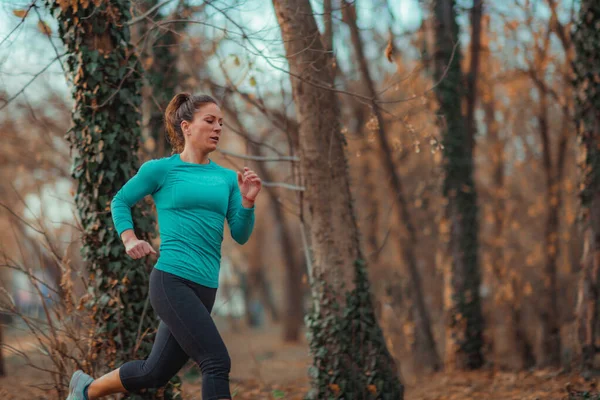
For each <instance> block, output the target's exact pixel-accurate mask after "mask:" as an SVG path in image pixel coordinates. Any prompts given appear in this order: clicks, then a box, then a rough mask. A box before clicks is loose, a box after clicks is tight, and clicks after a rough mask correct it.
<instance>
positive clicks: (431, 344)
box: [342, 3, 441, 371]
mask: <svg viewBox="0 0 600 400" xmlns="http://www.w3.org/2000/svg"><path fill="white" fill-rule="evenodd" d="M342 10H343V13H344V21H345V22H346V23H347V24H348V26H349V27H350V34H351V39H352V44H353V46H354V51H355V52H356V58H357V59H358V65H359V70H360V74H361V77H362V80H363V82H364V83H365V85H366V86H367V91H368V96H369V97H370V98H371V99H372V103H371V107H372V111H373V113H374V114H375V117H376V119H377V126H378V127H377V137H378V139H379V145H380V147H381V150H382V153H383V160H382V161H383V164H384V168H385V170H386V172H387V174H388V175H389V177H390V179H391V181H392V188H393V192H394V193H395V197H396V201H397V203H398V208H399V209H400V213H399V214H398V216H399V217H401V218H399V221H398V222H397V225H398V226H404V229H405V230H406V233H407V235H408V241H407V242H406V243H402V242H401V243H400V245H399V246H400V249H402V255H403V258H404V263H405V264H406V266H407V268H408V271H409V274H410V279H411V282H412V290H411V293H412V294H413V295H412V297H413V298H412V304H413V307H414V308H415V324H416V327H417V337H418V339H417V340H416V341H415V343H416V344H418V345H420V347H421V348H420V349H419V350H420V351H419V353H418V354H419V358H421V356H422V361H423V364H424V365H425V366H426V367H428V368H431V369H432V370H434V371H437V370H439V369H440V368H441V362H440V357H439V356H438V353H437V350H436V347H435V340H434V339H433V333H432V329H431V321H430V318H429V312H428V310H427V306H426V304H425V296H424V294H423V284H422V282H421V273H420V272H419V267H418V265H417V257H416V255H415V250H416V249H417V248H418V245H419V244H418V239H417V231H416V229H415V226H414V224H413V221H412V218H411V216H410V210H409V209H408V204H407V202H406V197H405V196H404V187H403V184H402V179H401V177H400V174H398V172H397V171H396V166H395V165H394V160H393V155H392V149H391V146H390V143H389V140H388V137H387V133H386V129H385V121H384V119H383V115H382V114H381V110H380V109H379V106H378V105H377V101H378V95H377V91H376V90H375V84H374V83H373V79H372V78H371V73H370V72H369V67H368V64H367V60H366V58H365V54H364V50H363V43H362V40H361V38H360V32H359V30H358V26H357V23H356V10H355V7H354V5H353V4H349V3H346V4H344V7H343V8H342Z"/></svg>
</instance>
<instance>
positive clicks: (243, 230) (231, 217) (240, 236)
mask: <svg viewBox="0 0 600 400" xmlns="http://www.w3.org/2000/svg"><path fill="white" fill-rule="evenodd" d="M227 223H228V224H229V230H230V231H231V237H232V238H233V240H235V241H236V242H238V243H239V244H244V243H246V242H247V241H248V239H250V235H251V234H252V230H253V229H254V203H253V202H250V201H248V200H246V199H244V200H243V202H242V194H241V192H240V188H239V187H238V184H237V178H236V177H235V176H234V175H233V179H232V183H231V192H230V194H229V204H228V207H227Z"/></svg>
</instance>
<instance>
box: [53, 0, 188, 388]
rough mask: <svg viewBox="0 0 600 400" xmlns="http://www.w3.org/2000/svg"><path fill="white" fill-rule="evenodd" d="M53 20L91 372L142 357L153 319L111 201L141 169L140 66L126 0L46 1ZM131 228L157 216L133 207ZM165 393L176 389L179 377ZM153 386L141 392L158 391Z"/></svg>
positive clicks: (142, 273) (151, 225) (145, 226)
mask: <svg viewBox="0 0 600 400" xmlns="http://www.w3.org/2000/svg"><path fill="white" fill-rule="evenodd" d="M47 4H48V6H49V7H50V9H51V10H52V11H53V12H54V14H55V15H56V17H57V19H58V24H59V35H60V38H61V39H62V41H63V43H64V45H65V48H66V50H67V52H68V58H67V67H68V72H69V73H70V74H71V75H72V78H73V85H74V87H73V99H74V100H75V107H74V110H73V113H72V118H73V126H72V128H71V129H70V130H69V132H68V134H67V139H68V140H69V142H70V144H71V148H72V149H73V150H75V152H74V154H75V155H74V160H73V169H72V171H73V177H74V178H75V179H76V180H77V192H76V195H75V203H76V206H77V209H78V210H79V215H80V218H81V223H82V226H83V237H82V241H83V247H82V255H83V258H84V260H85V261H86V262H87V264H88V268H89V271H90V282H91V287H92V293H91V296H89V298H88V301H87V302H86V306H87V307H88V309H89V310H90V312H91V314H92V317H93V319H94V321H95V327H96V331H95V332H93V334H92V335H91V343H90V345H91V347H90V351H92V352H93V353H94V354H95V355H96V358H95V360H96V363H95V365H84V368H85V369H87V370H88V371H90V372H91V371H93V372H94V373H95V374H101V373H104V372H107V371H108V370H110V369H114V368H116V367H119V366H120V365H121V364H122V363H123V362H125V361H128V360H131V359H134V358H136V359H143V358H145V357H146V356H147V355H148V354H149V352H150V349H151V346H152V341H153V339H154V334H153V333H152V332H154V330H155V328H156V326H157V320H156V318H155V316H154V313H153V311H152V307H150V306H149V302H148V277H149V272H150V270H151V264H150V263H146V264H142V263H140V261H136V260H133V259H131V258H129V257H127V256H126V255H125V251H124V247H123V245H122V244H121V240H120V238H119V237H118V235H117V232H116V231H115V229H114V226H113V222H112V219H111V213H110V201H111V199H112V197H113V195H114V194H115V193H116V192H117V191H118V190H119V189H120V188H121V186H122V185H123V184H124V183H125V182H126V181H127V180H129V179H130V178H131V177H132V176H133V175H134V174H135V172H136V170H137V168H138V156H137V153H138V149H139V141H140V118H141V116H140V104H141V99H142V98H141V85H142V79H141V68H140V64H139V62H138V58H137V56H136V54H135V51H134V49H133V47H132V46H131V44H130V36H129V35H130V32H129V27H128V25H127V22H128V21H129V20H130V19H131V15H130V11H129V10H130V8H131V4H130V2H129V1H128V0H113V1H111V2H106V1H92V2H90V1H70V2H64V1H63V2H60V1H57V2H51V1H48V2H47ZM132 214H133V220H134V225H135V228H136V235H137V236H138V237H139V238H141V239H142V238H143V239H145V240H149V233H151V232H154V229H155V220H154V217H153V216H152V215H151V213H150V212H149V209H148V207H145V208H142V207H134V209H133V210H132ZM172 382H173V383H175V385H168V386H167V388H166V390H165V397H166V398H173V396H175V395H176V394H177V393H176V392H178V391H179V389H178V386H179V382H178V379H177V378H175V379H174V380H173V381H172ZM155 397H157V391H156V390H152V391H148V392H146V393H144V394H141V397H138V395H132V398H155Z"/></svg>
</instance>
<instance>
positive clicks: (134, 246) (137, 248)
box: [125, 239, 156, 260]
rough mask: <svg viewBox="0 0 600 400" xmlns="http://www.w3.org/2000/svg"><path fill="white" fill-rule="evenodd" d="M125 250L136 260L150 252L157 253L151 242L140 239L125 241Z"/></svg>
mask: <svg viewBox="0 0 600 400" xmlns="http://www.w3.org/2000/svg"><path fill="white" fill-rule="evenodd" d="M125 252H126V253H127V254H128V255H129V257H131V258H133V259H134V260H137V259H138V258H142V257H145V256H147V255H148V254H150V253H152V254H156V251H154V249H153V248H152V246H151V245H150V243H148V242H146V241H145V240H140V239H132V240H129V241H127V242H126V243H125Z"/></svg>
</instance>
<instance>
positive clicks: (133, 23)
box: [127, 0, 173, 26]
mask: <svg viewBox="0 0 600 400" xmlns="http://www.w3.org/2000/svg"><path fill="white" fill-rule="evenodd" d="M172 1H173V0H164V1H162V2H160V3H158V4H157V5H155V6H154V7H152V8H151V9H149V10H148V11H146V12H145V13H143V14H142V15H140V16H138V17H135V18H134V19H132V20H131V21H129V22H128V23H127V25H129V26H131V25H135V24H137V23H138V22H141V21H143V20H144V19H145V18H146V17H147V16H148V15H150V14H152V13H153V12H154V11H156V10H158V9H159V8H160V7H162V6H164V5H165V4H167V3H170V2H172Z"/></svg>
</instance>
